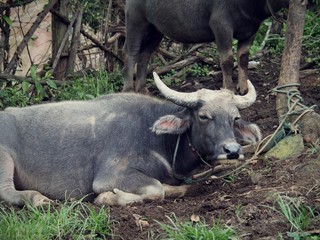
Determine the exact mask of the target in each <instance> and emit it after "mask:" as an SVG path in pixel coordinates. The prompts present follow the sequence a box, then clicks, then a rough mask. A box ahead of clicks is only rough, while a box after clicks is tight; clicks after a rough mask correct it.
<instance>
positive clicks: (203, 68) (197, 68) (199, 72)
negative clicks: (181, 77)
mask: <svg viewBox="0 0 320 240" xmlns="http://www.w3.org/2000/svg"><path fill="white" fill-rule="evenodd" d="M209 72H210V71H209V66H208V65H200V64H198V63H196V64H194V65H193V66H192V68H189V69H188V70H187V73H188V74H191V76H192V77H206V76H208V75H209Z"/></svg>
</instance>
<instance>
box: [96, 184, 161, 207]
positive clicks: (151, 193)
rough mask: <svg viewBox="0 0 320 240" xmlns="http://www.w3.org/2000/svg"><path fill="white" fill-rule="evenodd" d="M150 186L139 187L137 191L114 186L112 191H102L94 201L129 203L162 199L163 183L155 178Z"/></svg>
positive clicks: (107, 203)
mask: <svg viewBox="0 0 320 240" xmlns="http://www.w3.org/2000/svg"><path fill="white" fill-rule="evenodd" d="M153 182H154V183H153V184H152V185H149V186H144V187H139V188H138V189H137V191H135V192H134V193H133V192H129V191H128V190H126V191H124V190H120V189H119V188H114V189H113V190H112V191H107V192H102V193H100V194H99V195H98V196H97V197H96V199H95V200H94V203H95V204H97V205H109V206H113V205H121V206H123V205H127V204H130V203H137V202H142V201H143V200H157V199H160V200H162V199H163V198H164V189H163V187H162V184H161V183H160V182H159V181H158V180H155V179H154V181H153Z"/></svg>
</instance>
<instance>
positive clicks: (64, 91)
mask: <svg viewBox="0 0 320 240" xmlns="http://www.w3.org/2000/svg"><path fill="white" fill-rule="evenodd" d="M33 79H34V81H35V84H30V83H27V82H22V83H19V82H17V81H12V82H11V84H12V86H10V87H7V86H6V85H5V84H3V85H1V83H0V109H4V108H6V107H25V106H27V105H33V104H39V103H42V102H43V101H48V100H50V101H63V100H89V99H93V98H95V97H98V96H100V95H103V94H108V93H113V92H119V91H120V90H121V88H122V83H123V76H122V73H121V70H120V69H116V70H115V71H114V72H112V73H106V72H105V71H99V72H96V73H95V74H94V75H88V76H86V77H83V78H78V79H74V80H72V81H68V82H67V83H68V84H65V85H62V86H59V87H57V86H56V85H55V84H53V83H54V82H53V81H52V80H50V79H49V77H47V78H40V77H37V76H36V73H34V74H33ZM40 80H41V81H46V82H47V83H48V84H47V85H46V86H45V87H43V86H42V85H41V84H40ZM49 83H50V84H49Z"/></svg>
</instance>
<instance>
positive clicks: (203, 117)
mask: <svg viewBox="0 0 320 240" xmlns="http://www.w3.org/2000/svg"><path fill="white" fill-rule="evenodd" d="M199 120H200V121H201V122H206V121H209V120H210V118H209V117H208V115H206V114H199Z"/></svg>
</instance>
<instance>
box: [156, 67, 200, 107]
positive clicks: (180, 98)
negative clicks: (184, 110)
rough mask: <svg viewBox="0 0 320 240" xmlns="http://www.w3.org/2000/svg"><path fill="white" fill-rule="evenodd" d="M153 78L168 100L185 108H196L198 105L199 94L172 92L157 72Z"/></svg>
mask: <svg viewBox="0 0 320 240" xmlns="http://www.w3.org/2000/svg"><path fill="white" fill-rule="evenodd" d="M153 78H154V81H155V83H156V85H157V88H158V89H159V91H160V92H161V93H162V94H163V96H165V98H166V99H168V100H170V101H171V102H173V103H175V104H177V105H180V106H183V107H194V106H196V105H197V103H198V96H197V92H192V93H182V92H177V91H175V90H172V89H170V88H169V87H167V86H166V85H165V84H164V83H163V82H162V81H161V79H160V77H159V76H158V74H157V73H156V72H153Z"/></svg>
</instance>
